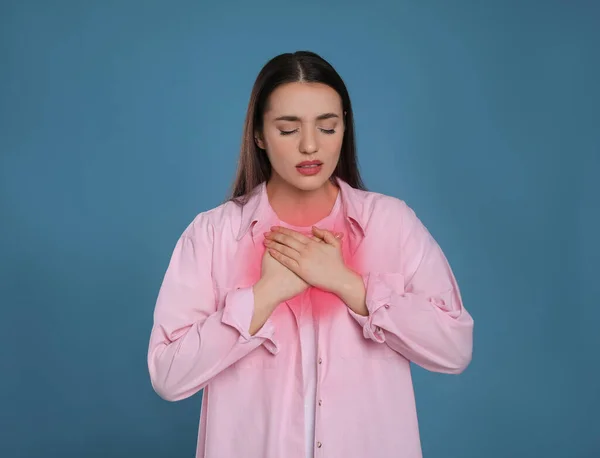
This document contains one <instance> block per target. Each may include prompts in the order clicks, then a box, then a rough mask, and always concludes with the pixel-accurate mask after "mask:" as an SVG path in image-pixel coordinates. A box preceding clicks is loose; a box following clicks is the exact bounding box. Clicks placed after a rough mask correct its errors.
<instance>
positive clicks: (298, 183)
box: [288, 174, 330, 191]
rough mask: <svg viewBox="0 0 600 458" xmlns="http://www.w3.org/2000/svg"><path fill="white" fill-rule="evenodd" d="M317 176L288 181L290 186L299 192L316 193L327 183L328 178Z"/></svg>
mask: <svg viewBox="0 0 600 458" xmlns="http://www.w3.org/2000/svg"><path fill="white" fill-rule="evenodd" d="M320 175H321V174H319V175H317V176H312V177H300V178H294V179H293V180H290V181H288V183H289V184H290V185H292V186H293V187H294V188H296V189H299V190H301V191H316V190H317V189H320V188H322V187H323V186H325V185H326V184H327V183H329V178H330V176H320Z"/></svg>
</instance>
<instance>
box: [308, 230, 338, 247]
mask: <svg viewBox="0 0 600 458" xmlns="http://www.w3.org/2000/svg"><path fill="white" fill-rule="evenodd" d="M312 229H313V234H315V235H316V236H317V237H319V238H320V239H323V240H325V241H326V242H327V243H329V244H330V245H337V243H338V242H339V240H340V239H341V238H342V236H343V234H341V233H339V232H338V233H337V234H336V235H333V234H332V233H331V232H329V231H327V230H325V229H319V228H318V227H316V226H313V228H312Z"/></svg>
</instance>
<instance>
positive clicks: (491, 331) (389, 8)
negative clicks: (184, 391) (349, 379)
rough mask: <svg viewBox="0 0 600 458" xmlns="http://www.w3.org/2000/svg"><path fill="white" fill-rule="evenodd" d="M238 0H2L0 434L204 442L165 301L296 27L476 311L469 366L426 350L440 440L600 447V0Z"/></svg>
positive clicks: (429, 423) (96, 447)
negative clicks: (167, 343) (161, 327)
mask: <svg viewBox="0 0 600 458" xmlns="http://www.w3.org/2000/svg"><path fill="white" fill-rule="evenodd" d="M217 3H218V2H199V1H195V2H194V1H177V2H167V1H126V0H122V1H120V2H117V1H96V2H91V1H90V2H80V1H54V2H44V1H6V0H5V1H2V2H1V3H0V59H1V60H0V65H1V68H0V153H1V162H0V210H1V216H0V219H1V224H0V232H1V233H2V237H1V238H0V269H1V270H0V301H1V307H0V313H1V315H0V326H1V337H2V345H1V346H0V352H1V354H0V363H1V366H0V367H1V369H0V428H1V429H0V456H2V457H3V458H4V457H6V458H9V457H38V456H45V457H66V458H70V457H103V458H105V457H126V456H127V457H130V456H139V457H142V456H143V457H146V458H150V457H167V456H168V457H191V456H193V454H194V449H195V441H196V434H197V427H198V419H199V407H200V396H195V397H193V398H191V399H189V400H186V401H182V402H179V403H167V402H165V401H162V400H161V399H160V398H159V397H158V396H157V395H156V394H154V392H153V391H152V388H151V386H150V382H149V377H148V373H147V367H146V350H147V345H148V337H149V333H150V329H151V325H152V311H153V307H154V301H155V299H156V294H157V292H158V288H159V286H160V282H161V280H162V275H163V274H164V270H165V269H166V267H167V263H168V260H169V257H170V254H171V250H172V249H173V247H174V244H175V241H176V239H177V237H178V236H179V234H180V233H181V232H182V231H183V229H184V228H185V226H186V225H187V224H188V223H189V222H190V221H191V219H192V218H193V217H194V216H195V215H196V214H197V213H198V212H201V211H203V210H207V209H209V208H211V207H214V206H216V205H218V204H220V203H221V202H222V201H223V199H224V198H225V197H226V194H227V191H228V189H229V186H230V184H231V181H232V179H233V174H234V170H235V165H236V161H237V154H238V150H239V145H240V139H241V128H242V123H243V118H244V114H245V109H246V104H247V101H248V97H249V94H250V89H251V86H252V84H253V81H254V78H255V77H256V74H257V73H258V71H259V70H260V68H261V66H262V65H263V64H264V63H265V62H266V61H267V60H268V59H269V58H271V57H273V56H274V55H276V54H278V53H281V52H287V51H295V50H298V49H310V50H313V51H316V52H318V53H320V54H322V55H323V56H324V57H325V58H327V59H328V60H330V61H331V62H332V63H333V64H334V66H335V67H336V68H337V69H338V71H339V72H340V74H341V75H342V76H343V77H344V79H345V81H346V83H347V84H348V87H349V90H350V93H351V97H352V99H353V103H354V107H355V111H356V123H357V131H358V146H359V158H360V162H361V166H362V171H363V173H364V178H365V180H366V183H367V185H368V186H369V188H370V189H371V190H373V191H378V192H383V193H386V194H391V195H394V196H397V197H400V198H402V199H404V200H406V201H407V202H408V203H409V205H411V206H412V207H413V208H414V209H415V210H416V212H417V214H418V215H419V216H420V217H421V219H422V220H423V221H424V222H425V224H426V225H427V226H428V228H429V229H430V230H431V232H432V233H433V234H434V236H435V237H436V238H437V240H438V242H439V243H440V244H441V245H442V248H443V249H444V251H445V252H446V254H447V256H448V258H449V259H450V262H451V264H452V266H453V268H454V270H455V273H456V276H457V277H458V280H459V283H460V285H461V290H462V293H463V296H464V300H465V304H466V306H467V308H468V309H469V310H470V312H471V313H472V315H473V316H474V318H475V321H476V330H475V352H474V359H473V362H472V364H471V366H470V367H469V369H468V370H467V371H466V372H465V373H464V374H462V375H460V376H446V375H439V374H432V373H427V372H426V371H424V370H421V369H419V368H415V372H414V373H415V386H416V395H417V401H418V406H419V418H420V424H421V434H422V441H423V449H424V454H425V457H426V458H434V457H440V458H454V457H456V458H482V457H485V458H496V457H498V458H500V457H507V456H510V457H533V456H535V457H538V456H540V457H541V456H544V457H546V458H554V457H568V458H579V457H581V458H583V457H598V456H600V421H599V416H598V411H599V410H600V390H599V388H598V387H599V382H598V377H599V376H600V374H599V371H598V363H599V362H600V358H599V356H598V350H599V349H600V333H599V332H598V331H597V328H598V322H599V320H600V304H599V302H598V300H599V298H600V288H599V284H600V282H599V281H598V278H597V275H598V267H597V266H598V262H599V261H600V258H599V252H600V245H599V242H598V236H597V235H598V233H600V218H599V207H600V205H599V204H598V198H599V197H600V190H599V186H598V184H597V182H596V179H597V176H598V170H599V167H600V141H599V133H598V130H599V125H600V113H599V106H600V96H599V95H600V94H599V88H598V81H600V66H599V59H598V56H599V54H598V44H599V43H600V7H599V6H600V5H599V3H598V2H592V1H587V2H586V1H573V2H566V1H565V2H562V1H539V2H538V1H487V2H475V1H472V2H467V1H452V2H445V1H428V2H417V1H414V2H409V1H391V0H390V1H387V2H383V1H369V2H361V5H351V4H349V3H348V2H335V1H332V2H310V1H304V2H289V3H283V2H268V1H255V2H252V3H250V2H239V3H235V2H223V3H222V4H219V5H218V6H217ZM390 233H391V234H392V235H393V228H390ZM365 389H368V387H365ZM356 395H357V396H361V393H356ZM398 456H401V454H399V455H398Z"/></svg>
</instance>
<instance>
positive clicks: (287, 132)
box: [279, 129, 298, 135]
mask: <svg viewBox="0 0 600 458" xmlns="http://www.w3.org/2000/svg"><path fill="white" fill-rule="evenodd" d="M297 131H298V129H294V130H280V131H279V134H280V135H291V134H293V133H294V132H297Z"/></svg>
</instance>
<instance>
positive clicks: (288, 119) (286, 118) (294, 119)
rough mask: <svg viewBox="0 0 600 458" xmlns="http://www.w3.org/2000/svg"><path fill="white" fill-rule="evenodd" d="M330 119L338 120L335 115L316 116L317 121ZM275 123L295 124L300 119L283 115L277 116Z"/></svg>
mask: <svg viewBox="0 0 600 458" xmlns="http://www.w3.org/2000/svg"><path fill="white" fill-rule="evenodd" d="M331 118H339V116H338V115H336V114H335V113H323V114H321V115H319V116H317V121H323V120H324V119H331ZM275 121H291V122H296V121H300V118H299V117H298V116H290V115H285V116H279V117H278V118H275Z"/></svg>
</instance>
